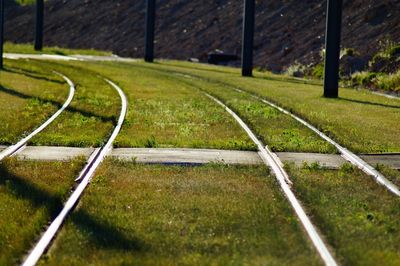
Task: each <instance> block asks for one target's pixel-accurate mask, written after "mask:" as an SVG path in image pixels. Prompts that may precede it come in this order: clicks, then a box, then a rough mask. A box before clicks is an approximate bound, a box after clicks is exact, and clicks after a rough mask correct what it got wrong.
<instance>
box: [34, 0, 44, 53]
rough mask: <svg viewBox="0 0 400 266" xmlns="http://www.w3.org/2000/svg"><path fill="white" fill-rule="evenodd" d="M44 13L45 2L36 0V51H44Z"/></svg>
mask: <svg viewBox="0 0 400 266" xmlns="http://www.w3.org/2000/svg"><path fill="white" fill-rule="evenodd" d="M43 13H44V0H36V28H35V50H36V51H41V50H42V49H43Z"/></svg>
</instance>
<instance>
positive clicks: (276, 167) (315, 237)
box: [204, 92, 337, 266]
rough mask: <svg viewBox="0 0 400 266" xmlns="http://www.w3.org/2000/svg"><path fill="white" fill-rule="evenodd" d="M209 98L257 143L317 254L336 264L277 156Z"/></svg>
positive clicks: (327, 261) (241, 121)
mask: <svg viewBox="0 0 400 266" xmlns="http://www.w3.org/2000/svg"><path fill="white" fill-rule="evenodd" d="M204 93H205V95H207V96H208V97H209V98H210V99H212V100H214V101H215V102H216V103H218V104H219V105H220V106H222V107H223V108H224V109H225V110H226V111H227V112H228V113H229V114H230V115H231V116H232V117H233V118H235V120H236V121H237V122H238V123H239V124H240V126H241V127H242V128H243V129H244V130H245V131H246V133H247V134H248V135H249V137H250V138H251V140H252V141H253V142H254V143H255V144H256V145H257V147H258V150H259V154H260V156H261V158H262V160H263V161H264V163H265V165H266V166H267V167H271V169H272V171H273V172H274V174H275V176H276V179H277V180H278V182H279V184H280V186H281V188H282V190H283V192H284V193H285V196H286V198H287V199H288V200H289V202H290V204H291V205H292V207H293V209H294V210H295V212H296V214H297V216H298V217H299V219H300V221H301V223H302V224H303V226H304V229H305V230H306V232H307V234H308V236H309V237H310V239H311V241H312V243H313V244H314V246H315V248H316V249H317V251H318V253H319V255H320V256H321V258H322V260H323V261H324V262H325V264H326V265H329V266H331V265H332V266H333V265H337V263H336V261H335V259H334V258H333V256H332V255H331V253H330V251H329V249H328V247H327V246H326V245H325V243H324V241H323V240H322V238H321V237H320V236H319V234H318V232H317V230H316V229H315V227H314V225H313V224H312V223H311V220H310V219H309V218H308V216H307V214H306V213H305V211H304V210H303V207H302V206H301V204H300V202H299V201H298V200H297V198H296V196H295V195H294V193H293V192H292V190H291V189H290V185H289V184H288V180H289V178H288V174H287V173H286V171H285V169H284V168H283V167H282V162H281V161H280V160H279V158H278V156H276V155H275V154H274V153H272V152H271V151H270V150H269V149H268V147H264V145H263V144H262V143H261V141H260V140H259V139H258V138H257V137H256V135H255V134H254V133H253V132H252V131H251V129H250V128H249V127H248V126H247V125H246V123H245V122H244V121H243V120H242V119H241V118H240V117H239V116H238V115H237V114H236V113H235V112H234V111H232V110H231V109H230V108H229V107H227V106H226V105H225V104H224V103H222V102H221V101H220V100H218V99H217V98H215V97H213V96H211V95H210V94H208V93H206V92H204Z"/></svg>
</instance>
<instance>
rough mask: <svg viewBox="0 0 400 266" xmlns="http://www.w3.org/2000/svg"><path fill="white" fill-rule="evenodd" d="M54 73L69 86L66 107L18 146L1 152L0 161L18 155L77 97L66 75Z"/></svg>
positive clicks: (15, 145) (73, 86)
mask: <svg viewBox="0 0 400 266" xmlns="http://www.w3.org/2000/svg"><path fill="white" fill-rule="evenodd" d="M54 73H56V74H57V75H59V76H61V77H62V78H63V79H64V80H65V81H66V82H67V83H68V85H69V95H68V98H67V100H66V101H65V103H64V105H63V106H62V107H61V108H60V109H58V111H57V112H55V113H54V114H53V115H52V116H51V117H50V118H49V119H48V120H47V121H46V122H44V123H43V124H42V125H41V126H39V127H38V128H37V129H35V130H34V131H33V132H32V133H30V134H29V135H28V136H26V137H25V138H23V139H21V140H20V141H18V142H17V143H16V144H14V145H12V146H10V147H8V148H7V149H5V150H4V151H2V152H0V161H1V160H3V159H4V158H5V157H9V156H12V155H14V154H16V153H17V152H18V151H20V150H21V148H23V147H24V146H25V145H26V143H27V142H28V141H29V140H30V139H32V138H33V137H34V136H35V135H37V134H38V133H40V132H41V131H43V130H44V129H45V128H46V127H47V126H48V125H50V124H51V123H52V122H53V121H54V120H55V119H56V118H57V117H58V116H59V115H60V114H61V113H62V112H63V111H64V110H65V109H66V108H67V107H68V106H69V105H70V103H71V101H72V99H73V98H74V95H75V85H74V83H73V82H72V81H71V80H70V79H69V78H68V77H66V76H65V75H63V74H61V73H58V72H54Z"/></svg>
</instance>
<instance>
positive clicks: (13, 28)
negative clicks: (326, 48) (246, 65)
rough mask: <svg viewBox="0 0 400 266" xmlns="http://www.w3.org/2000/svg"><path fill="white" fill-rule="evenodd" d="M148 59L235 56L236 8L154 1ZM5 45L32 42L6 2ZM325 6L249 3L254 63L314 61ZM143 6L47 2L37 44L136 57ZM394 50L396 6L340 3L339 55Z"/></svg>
mask: <svg viewBox="0 0 400 266" xmlns="http://www.w3.org/2000/svg"><path fill="white" fill-rule="evenodd" d="M157 2H158V3H157V4H158V10H157V11H158V18H157V32H156V35H157V37H156V54H157V56H158V57H162V58H175V59H187V58H189V57H197V58H202V57H204V55H205V54H206V53H207V52H209V51H212V50H214V49H220V50H223V51H225V52H228V53H234V54H238V55H239V54H240V50H241V30H242V16H241V14H242V8H243V1H242V0H235V1H232V0H202V1H189V0H168V1H167V0H160V1H157ZM6 5H7V8H6V13H7V14H6V39H7V40H10V41H13V42H32V41H33V25H34V7H33V6H27V7H21V6H18V5H16V4H15V3H14V2H13V1H12V0H6ZM325 11H326V1H320V0H318V1H317V0H304V1H289V0H280V1H278V0H271V1H266V0H259V1H257V14H256V16H257V17H256V21H257V22H256V31H257V33H256V37H255V63H256V64H257V65H258V66H261V67H266V68H267V69H270V70H274V71H280V70H282V69H284V68H285V67H286V66H288V65H290V64H292V63H293V62H294V61H296V60H297V61H299V62H302V63H310V62H313V61H315V60H319V54H320V51H321V49H322V48H323V45H324V38H325V36H324V35H325V32H324V31H325ZM144 14H145V0H141V1H129V0H117V1H116V0H101V1H100V0H98V1H95V0H49V1H47V2H46V11H45V15H46V19H45V42H46V45H58V46H62V47H70V48H96V49H105V50H111V51H113V52H114V53H116V54H119V55H122V56H132V57H141V56H142V55H143V47H144V45H143V42H144ZM386 40H391V41H395V42H400V0H345V1H344V15H343V47H351V48H355V49H356V50H357V51H359V52H360V53H361V54H362V55H367V56H368V55H372V54H374V53H375V52H376V51H377V49H378V48H379V46H380V42H382V41H386Z"/></svg>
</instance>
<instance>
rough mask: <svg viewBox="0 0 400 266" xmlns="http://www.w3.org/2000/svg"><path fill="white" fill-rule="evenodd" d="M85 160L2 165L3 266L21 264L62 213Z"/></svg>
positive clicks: (0, 237)
mask: <svg viewBox="0 0 400 266" xmlns="http://www.w3.org/2000/svg"><path fill="white" fill-rule="evenodd" d="M82 165H83V160H75V161H72V162H69V163H66V162H65V163H63V162H53V163H44V162H40V163H39V162H27V161H17V160H11V159H8V160H6V161H3V162H1V163H0V228H1V229H0V246H1V247H2V248H1V249H0V265H15V264H18V263H20V262H21V260H22V258H23V256H25V255H26V253H27V252H28V251H29V249H30V248H31V247H32V245H33V244H34V241H35V240H36V239H37V238H38V237H39V236H40V234H41V233H42V231H43V230H44V227H45V226H46V225H47V224H48V222H49V221H50V220H51V219H52V218H54V216H55V215H56V214H57V213H58V212H59V211H60V210H61V207H62V205H63V202H64V200H65V199H66V197H67V195H68V194H69V192H70V189H71V187H72V185H73V183H74V182H73V180H74V177H75V176H76V175H77V173H78V172H79V169H80V168H81V167H82Z"/></svg>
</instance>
